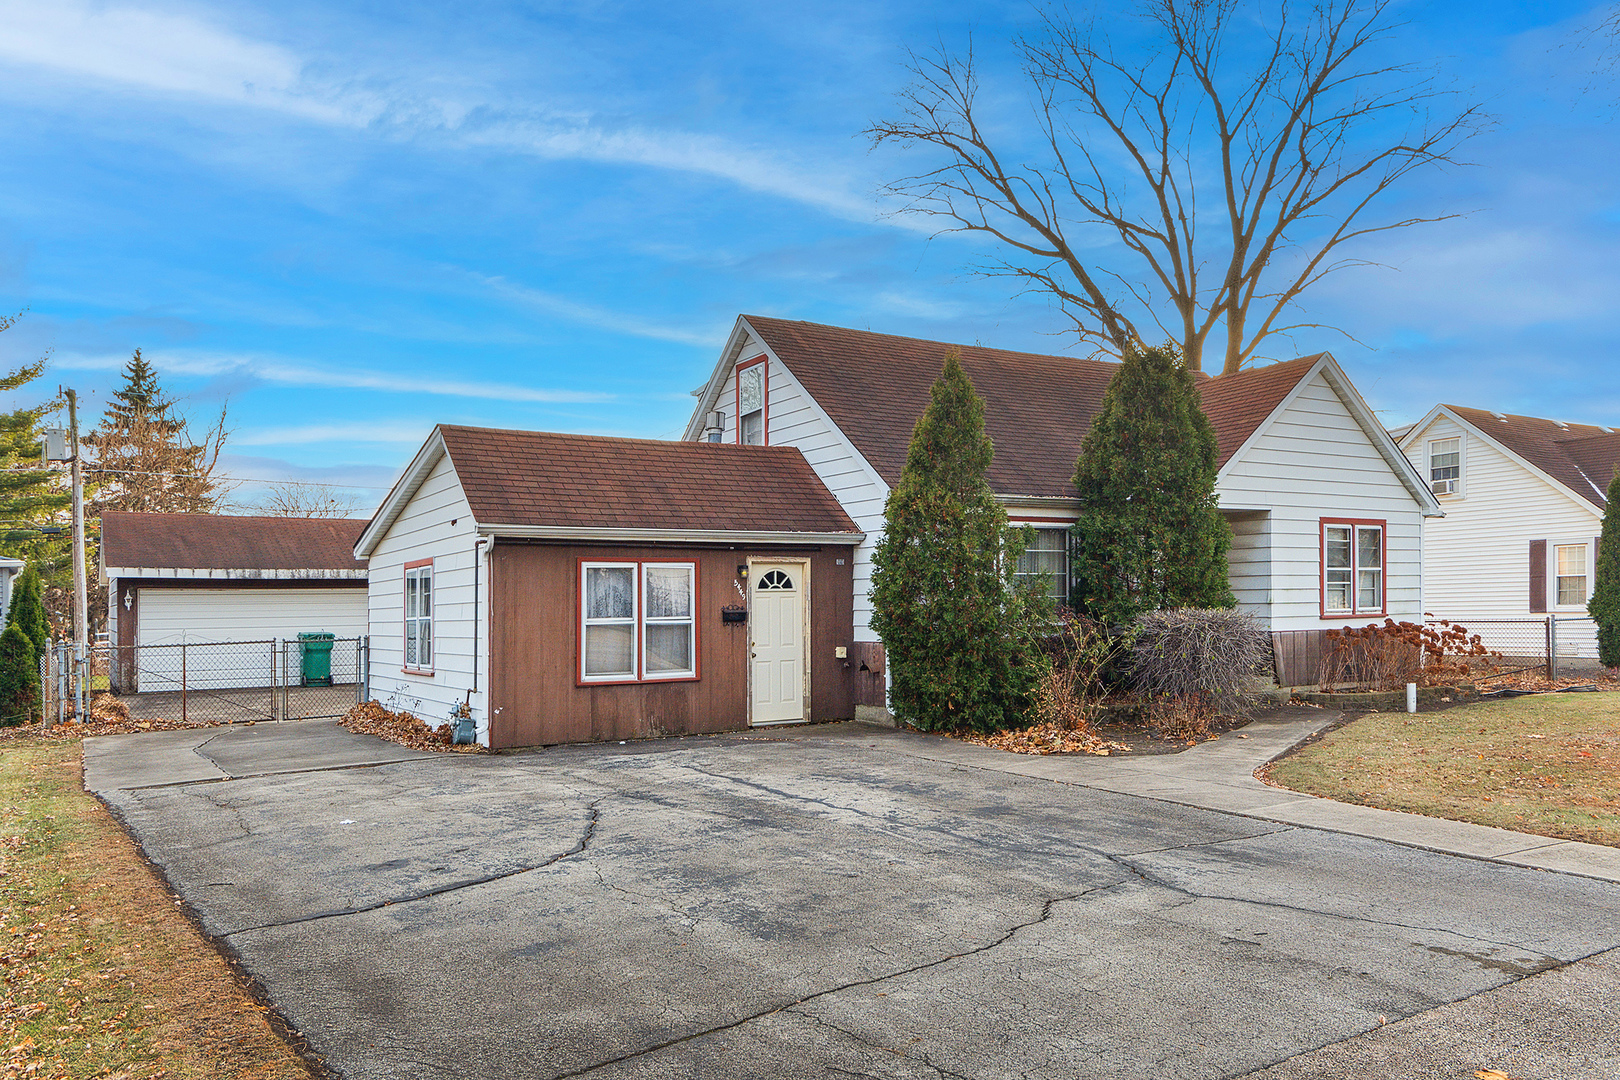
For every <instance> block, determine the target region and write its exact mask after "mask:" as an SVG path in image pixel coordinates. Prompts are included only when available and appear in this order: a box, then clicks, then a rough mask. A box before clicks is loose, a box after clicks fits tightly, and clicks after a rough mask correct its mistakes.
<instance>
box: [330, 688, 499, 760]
mask: <svg viewBox="0 0 1620 1080" xmlns="http://www.w3.org/2000/svg"><path fill="white" fill-rule="evenodd" d="M338 723H339V724H341V725H343V726H344V727H346V728H348V729H349V730H350V731H353V732H355V733H356V734H359V735H375V736H376V737H377V738H379V739H387V740H388V741H389V742H394V743H399V745H401V746H405V747H409V748H410V749H412V750H430V751H437V752H441V753H442V752H453V753H458V754H481V753H485V750H484V748H483V747H482V746H479V745H478V744H477V743H472V744H468V745H463V746H456V745H454V744H453V743H452V742H451V739H452V737H453V736H454V730H455V729H454V727H453V726H452V725H450V724H439V725H438V726H437V727H429V726H428V725H427V723H426V721H423V720H420V719H418V718H417V717H415V716H413V715H411V714H410V713H408V712H390V711H389V710H387V709H386V708H384V707H383V706H382V705H380V704H379V703H377V702H375V701H368V702H366V703H365V704H364V705H356V706H355V707H354V708H352V709H350V710H349V711H348V712H347V713H345V714H344V715H343V719H341V720H339V721H338Z"/></svg>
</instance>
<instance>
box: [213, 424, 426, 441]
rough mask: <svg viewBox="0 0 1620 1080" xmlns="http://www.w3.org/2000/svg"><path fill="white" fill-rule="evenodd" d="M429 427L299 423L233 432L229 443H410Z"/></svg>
mask: <svg viewBox="0 0 1620 1080" xmlns="http://www.w3.org/2000/svg"><path fill="white" fill-rule="evenodd" d="M432 430H433V425H432V424H431V423H428V422H426V421H423V422H420V423H415V422H410V423H407V422H399V423H389V422H377V421H366V422H359V423H346V424H302V425H298V426H293V427H273V428H258V429H256V430H253V431H239V432H233V433H232V434H231V443H232V444H233V445H235V446H301V445H304V444H306V443H314V442H344V443H384V444H400V443H403V444H405V445H410V446H414V445H415V444H417V443H420V442H422V441H423V440H424V439H426V438H427V435H428V432H430V431H432Z"/></svg>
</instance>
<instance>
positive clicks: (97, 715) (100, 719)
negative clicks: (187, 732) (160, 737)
mask: <svg viewBox="0 0 1620 1080" xmlns="http://www.w3.org/2000/svg"><path fill="white" fill-rule="evenodd" d="M223 726H224V721H221V720H192V721H190V722H187V723H182V722H181V721H180V720H179V719H178V718H176V719H172V720H171V719H165V718H163V717H143V718H142V719H139V720H137V719H135V718H134V717H132V716H130V715H129V706H128V705H125V704H124V703H123V702H122V701H119V700H118V699H117V698H116V697H113V695H111V694H109V693H107V692H106V691H102V692H101V693H99V694H96V695H95V696H94V697H93V698H91V699H90V708H89V709H87V710H86V718H85V720H84V722H83V723H80V722H79V720H78V719H77V718H76V717H71V716H70V717H68V718H67V719H66V720H64V721H63V722H62V723H60V724H52V725H51V726H50V727H44V726H42V725H40V724H38V723H33V724H18V725H17V726H16V727H8V728H0V739H39V738H45V739H88V738H90V737H92V736H95V735H129V734H132V733H134V732H138V731H180V730H182V729H186V728H208V727H223Z"/></svg>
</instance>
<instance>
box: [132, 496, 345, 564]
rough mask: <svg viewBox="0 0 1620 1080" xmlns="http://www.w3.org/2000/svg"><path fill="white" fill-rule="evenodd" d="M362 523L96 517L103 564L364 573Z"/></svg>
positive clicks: (175, 516) (198, 516) (218, 516)
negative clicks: (357, 549)
mask: <svg viewBox="0 0 1620 1080" xmlns="http://www.w3.org/2000/svg"><path fill="white" fill-rule="evenodd" d="M365 527H366V523H365V522H364V521H357V520H353V519H350V518H292V517H245V516H243V517H237V516H229V515H222V514H127V513H121V512H115V511H111V510H109V511H107V512H105V513H103V514H102V515H101V562H102V565H103V566H117V567H137V566H138V567H145V568H149V569H171V568H172V569H187V570H201V569H208V570H361V571H363V570H365V568H366V561H365V560H364V559H356V558H355V557H354V544H355V541H356V540H358V539H359V538H360V531H361V530H362V529H364V528H365Z"/></svg>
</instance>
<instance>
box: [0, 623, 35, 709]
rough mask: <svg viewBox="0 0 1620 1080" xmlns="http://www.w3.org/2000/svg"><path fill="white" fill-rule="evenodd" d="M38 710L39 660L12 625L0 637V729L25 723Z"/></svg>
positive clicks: (14, 625)
mask: <svg viewBox="0 0 1620 1080" xmlns="http://www.w3.org/2000/svg"><path fill="white" fill-rule="evenodd" d="M38 708H39V657H38V655H37V654H35V652H34V643H33V642H32V641H29V640H28V635H27V634H25V633H23V632H22V627H20V626H18V625H17V624H16V623H12V624H11V625H10V626H8V627H6V630H5V633H3V634H0V727H11V726H14V725H16V724H23V723H27V722H28V721H29V720H30V719H32V718H33V716H34V713H35V712H36V711H37V710H38Z"/></svg>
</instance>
